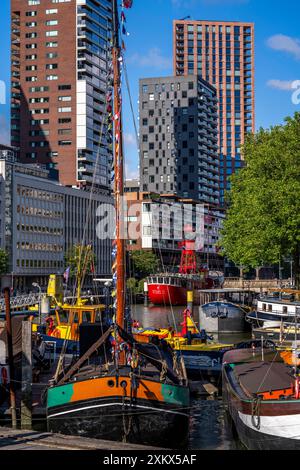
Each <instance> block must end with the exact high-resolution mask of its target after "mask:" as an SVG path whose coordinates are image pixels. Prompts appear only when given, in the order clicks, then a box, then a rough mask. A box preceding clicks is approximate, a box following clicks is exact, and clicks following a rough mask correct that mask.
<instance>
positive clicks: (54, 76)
mask: <svg viewBox="0 0 300 470" xmlns="http://www.w3.org/2000/svg"><path fill="white" fill-rule="evenodd" d="M46 80H58V76H57V75H47V76H46Z"/></svg>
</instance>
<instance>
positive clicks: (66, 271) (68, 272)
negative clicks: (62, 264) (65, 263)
mask: <svg viewBox="0 0 300 470" xmlns="http://www.w3.org/2000/svg"><path fill="white" fill-rule="evenodd" d="M70 272H71V267H68V268H67V269H66V270H65V272H64V276H63V277H64V280H65V282H66V284H67V283H68V280H69V277H70Z"/></svg>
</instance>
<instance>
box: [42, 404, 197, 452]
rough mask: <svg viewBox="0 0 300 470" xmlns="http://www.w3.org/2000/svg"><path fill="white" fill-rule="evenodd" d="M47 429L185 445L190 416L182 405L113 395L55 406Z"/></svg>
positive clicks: (152, 443) (113, 438) (127, 439)
mask: <svg viewBox="0 0 300 470" xmlns="http://www.w3.org/2000/svg"><path fill="white" fill-rule="evenodd" d="M177 408H178V409H177ZM48 428H49V430H50V431H51V432H54V433H61V434H67V435H77V436H81V437H92V438H94V439H105V440H112V441H119V442H122V441H123V442H124V441H125V442H130V443H133V444H143V445H149V446H157V447H168V448H184V447H186V445H187V436H188V429H189V417H188V415H187V414H186V413H185V412H184V410H182V406H175V405H174V404H169V406H166V404H165V403H163V404H161V403H157V402H156V401H155V400H153V402H150V403H149V400H146V399H145V400H142V399H138V400H136V399H134V400H130V399H129V398H128V399H123V398H122V396H121V397H120V396H119V397H117V396H112V397H107V398H102V399H100V398H97V399H94V400H93V399H92V400H85V401H79V402H77V403H76V406H74V405H73V404H72V403H71V404H70V405H66V406H63V407H53V408H52V409H51V410H49V415H48ZM158 429H159V432H158Z"/></svg>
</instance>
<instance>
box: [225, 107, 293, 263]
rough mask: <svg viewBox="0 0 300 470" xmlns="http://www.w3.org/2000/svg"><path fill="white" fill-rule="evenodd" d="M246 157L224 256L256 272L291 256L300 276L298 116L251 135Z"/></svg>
mask: <svg viewBox="0 0 300 470" xmlns="http://www.w3.org/2000/svg"><path fill="white" fill-rule="evenodd" d="M243 155H244V159H245V161H246V167H245V168H244V169H242V170H240V171H239V172H238V173H236V174H235V175H233V176H232V178H231V191H230V192H229V193H228V202H229V210H228V213H227V219H226V221H225V224H224V228H223V231H222V238H221V242H220V244H221V247H222V250H223V253H224V254H225V255H226V256H227V257H228V258H229V259H230V260H232V261H233V262H235V263H236V264H237V265H243V266H246V267H253V268H256V267H259V266H262V265H266V264H276V263H278V262H279V260H280V259H282V257H284V256H291V257H293V259H294V261H295V268H296V271H298V270H299V251H300V113H296V114H295V116H294V117H293V118H287V119H286V120H285V124H284V125H278V126H275V127H272V128H271V129H270V130H264V129H260V130H259V132H258V133H257V134H256V135H250V136H248V137H247V139H246V142H245V145H244V147H243Z"/></svg>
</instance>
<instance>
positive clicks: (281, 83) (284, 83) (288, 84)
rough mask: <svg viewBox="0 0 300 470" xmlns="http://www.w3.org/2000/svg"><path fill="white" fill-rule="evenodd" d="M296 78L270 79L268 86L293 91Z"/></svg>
mask: <svg viewBox="0 0 300 470" xmlns="http://www.w3.org/2000/svg"><path fill="white" fill-rule="evenodd" d="M293 83H294V80H290V81H288V80H275V79H272V80H269V81H268V82H267V86H268V87H270V88H276V89H277V90H284V91H291V90H292V89H293Z"/></svg>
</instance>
